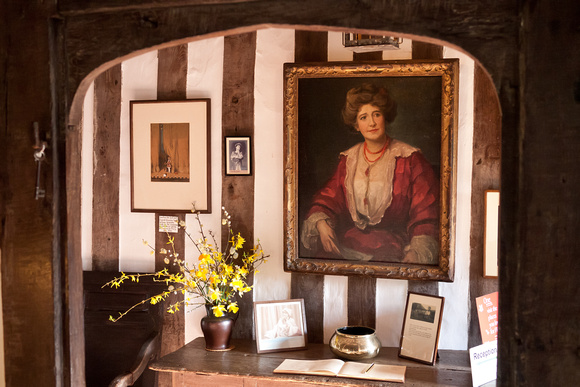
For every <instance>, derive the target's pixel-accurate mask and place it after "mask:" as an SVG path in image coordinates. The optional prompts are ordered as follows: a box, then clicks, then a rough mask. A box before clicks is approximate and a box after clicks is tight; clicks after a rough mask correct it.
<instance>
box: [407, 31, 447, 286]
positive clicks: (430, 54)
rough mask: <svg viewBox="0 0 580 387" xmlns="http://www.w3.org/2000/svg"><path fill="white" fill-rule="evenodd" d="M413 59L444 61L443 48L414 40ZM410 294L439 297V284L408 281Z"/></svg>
mask: <svg viewBox="0 0 580 387" xmlns="http://www.w3.org/2000/svg"><path fill="white" fill-rule="evenodd" d="M411 52H412V54H411V55H412V58H413V59H442V58H443V47H442V46H438V45H436V44H431V43H425V42H418V41H415V40H413V44H412V47H411ZM407 290H408V291H409V292H415V293H422V294H432V295H434V296H437V295H439V282H436V281H431V282H427V281H408V286H407Z"/></svg>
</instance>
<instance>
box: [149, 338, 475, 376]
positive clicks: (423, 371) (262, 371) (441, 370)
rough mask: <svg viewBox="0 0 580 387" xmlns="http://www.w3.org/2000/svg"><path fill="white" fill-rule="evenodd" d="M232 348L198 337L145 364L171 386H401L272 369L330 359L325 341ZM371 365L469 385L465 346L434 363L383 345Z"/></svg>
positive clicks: (241, 343) (243, 344)
mask: <svg viewBox="0 0 580 387" xmlns="http://www.w3.org/2000/svg"><path fill="white" fill-rule="evenodd" d="M233 345H234V346H235V348H234V349H233V350H231V351H227V352H209V351H206V350H205V341H204V339H203V338H202V337H199V338H197V339H195V340H193V341H192V342H190V343H189V344H187V345H185V346H183V347H182V348H180V349H178V350H177V351H175V352H173V353H170V354H168V355H166V356H163V357H162V358H161V359H159V360H157V361H155V362H153V363H152V364H151V365H150V366H149V367H150V368H151V369H153V370H155V371H158V372H168V373H171V375H172V380H173V386H174V387H185V386H201V387H203V386H211V387H219V386H244V387H248V386H255V387H267V386H268V387H269V386H288V385H290V386H293V387H299V386H313V385H325V386H401V383H386V382H374V381H369V380H358V379H345V378H336V377H328V376H307V375H290V374H274V373H272V371H273V370H274V369H275V368H276V367H278V365H280V363H282V361H283V360H284V359H312V360H315V359H332V358H334V357H335V356H334V355H333V354H332V352H330V348H329V347H328V345H325V344H309V345H308V349H306V350H302V351H289V352H274V353H262V354H258V353H256V343H255V342H254V341H251V340H233ZM371 361H374V362H375V363H377V364H395V365H404V366H407V371H406V374H405V379H406V380H405V384H404V385H406V386H471V368H470V364H469V354H468V352H467V351H448V350H443V351H439V359H438V360H437V362H436V363H435V365H434V366H430V365H425V364H421V363H418V362H414V361H411V360H405V359H401V358H399V357H398V348H390V347H383V348H382V349H381V351H380V353H379V355H378V356H377V357H376V358H374V359H372V360H371Z"/></svg>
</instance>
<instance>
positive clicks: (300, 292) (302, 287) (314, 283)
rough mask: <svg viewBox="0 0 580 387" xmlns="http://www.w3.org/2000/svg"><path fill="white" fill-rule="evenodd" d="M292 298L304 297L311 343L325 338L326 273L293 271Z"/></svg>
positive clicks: (320, 341)
mask: <svg viewBox="0 0 580 387" xmlns="http://www.w3.org/2000/svg"><path fill="white" fill-rule="evenodd" d="M290 298H304V309H305V310H304V313H305V314H306V328H307V329H308V342H309V343H322V341H323V340H324V275H319V274H298V273H292V277H291V280H290Z"/></svg>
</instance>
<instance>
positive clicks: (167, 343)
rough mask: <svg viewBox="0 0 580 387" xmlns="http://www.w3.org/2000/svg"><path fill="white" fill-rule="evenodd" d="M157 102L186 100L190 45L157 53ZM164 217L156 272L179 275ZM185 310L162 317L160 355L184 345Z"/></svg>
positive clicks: (162, 378) (178, 238)
mask: <svg viewBox="0 0 580 387" xmlns="http://www.w3.org/2000/svg"><path fill="white" fill-rule="evenodd" d="M157 58H158V69H157V99H158V100H160V101H162V100H179V99H185V98H186V93H187V89H186V84H187V44H182V45H179V46H174V47H169V48H166V49H163V50H159V52H158V54H157ZM163 215H166V216H175V217H177V221H178V222H180V221H184V220H185V214H169V213H167V214H163ZM160 216H161V214H158V213H157V214H155V246H156V252H155V270H162V269H163V268H165V267H167V268H168V269H169V271H170V272H172V273H176V272H177V271H178V270H179V267H178V266H177V265H173V262H171V261H170V262H169V264H166V263H165V259H166V258H167V255H165V254H161V253H160V252H159V249H160V248H161V247H162V246H166V243H167V241H168V239H167V238H168V237H167V234H166V232H164V231H159V217H160ZM171 236H172V237H174V240H173V243H174V253H177V254H179V256H180V257H185V232H184V230H183V229H182V228H179V231H178V232H177V234H171ZM183 297H184V296H183V294H171V295H170V296H169V297H168V298H167V299H166V300H165V302H164V305H165V306H167V305H170V304H172V303H174V302H179V301H181V300H183ZM184 309H185V308H181V310H180V311H178V312H176V313H174V314H170V313H164V314H163V325H162V330H161V355H165V354H167V353H170V352H173V351H175V350H176V349H178V348H180V347H182V346H183V345H184V344H185V310H184ZM158 385H159V387H164V386H170V385H171V378H170V377H169V375H158Z"/></svg>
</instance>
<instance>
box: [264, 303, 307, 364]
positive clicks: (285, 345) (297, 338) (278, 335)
mask: <svg viewBox="0 0 580 387" xmlns="http://www.w3.org/2000/svg"><path fill="white" fill-rule="evenodd" d="M254 327H255V334H256V348H257V352H258V353H264V352H279V351H292V350H299V349H305V348H306V345H307V341H308V340H307V337H308V336H307V332H306V315H305V312H304V299H302V298H297V299H292V300H283V301H259V302H258V301H257V302H254Z"/></svg>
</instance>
